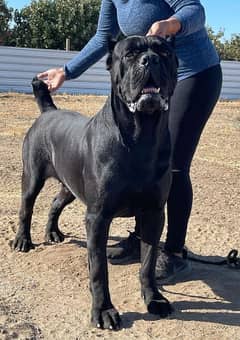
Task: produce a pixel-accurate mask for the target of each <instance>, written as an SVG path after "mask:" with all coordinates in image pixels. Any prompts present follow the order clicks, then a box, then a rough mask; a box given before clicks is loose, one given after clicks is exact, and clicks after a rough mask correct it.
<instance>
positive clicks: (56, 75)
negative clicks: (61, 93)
mask: <svg viewBox="0 0 240 340" xmlns="http://www.w3.org/2000/svg"><path fill="white" fill-rule="evenodd" d="M37 77H38V79H41V80H43V81H44V83H45V84H47V86H48V90H49V91H50V92H52V91H56V90H57V89H58V88H59V87H61V85H62V84H63V83H64V81H65V79H66V77H65V72H64V69H63V68H62V67H61V68H53V69H50V70H47V71H45V72H42V73H39V74H38V75H37Z"/></svg>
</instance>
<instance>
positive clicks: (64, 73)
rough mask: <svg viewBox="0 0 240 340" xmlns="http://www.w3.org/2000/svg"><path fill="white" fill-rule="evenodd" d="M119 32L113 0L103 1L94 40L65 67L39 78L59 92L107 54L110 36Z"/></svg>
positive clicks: (48, 71) (51, 88)
mask: <svg viewBox="0 0 240 340" xmlns="http://www.w3.org/2000/svg"><path fill="white" fill-rule="evenodd" d="M77 19H78V18H76V20H77ZM119 31H120V29H119V26H118V23H117V14H116V9H115V7H114V5H113V2H112V0H103V1H102V4H101V9H100V14H99V19H98V27H97V32H96V34H95V35H94V36H93V37H92V39H91V40H90V41H89V42H88V43H87V45H85V47H84V48H83V49H82V50H81V51H80V52H79V53H78V54H77V55H76V56H75V57H74V58H73V59H72V60H70V61H69V62H68V63H67V64H65V65H64V67H61V68H56V69H50V70H47V71H45V72H42V73H40V74H38V78H40V79H43V80H44V81H45V83H46V84H47V85H48V89H49V90H50V91H55V90H57V89H58V88H59V87H60V86H61V85H62V84H63V82H64V81H65V80H67V79H74V78H77V77H78V76H80V75H81V74H82V73H83V72H84V71H86V70H87V69H88V68H89V67H90V66H92V65H93V64H94V63H95V62H97V61H98V60H100V59H101V58H102V57H103V56H104V54H105V53H106V52H107V49H108V38H109V36H110V35H111V36H112V37H115V36H117V34H118V33H119Z"/></svg>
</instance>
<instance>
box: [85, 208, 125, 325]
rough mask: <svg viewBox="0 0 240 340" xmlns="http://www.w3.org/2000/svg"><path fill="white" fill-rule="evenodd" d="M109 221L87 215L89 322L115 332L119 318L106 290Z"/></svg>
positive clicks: (119, 321)
mask: <svg viewBox="0 0 240 340" xmlns="http://www.w3.org/2000/svg"><path fill="white" fill-rule="evenodd" d="M110 223H111V219H109V218H104V217H103V215H102V214H101V213H89V212H88V213H87V216H86V227H87V248H88V264H89V275H90V290H91V293H92V314H91V322H92V324H93V326H95V327H97V328H108V329H114V330H117V329H119V328H120V323H121V320H120V316H119V314H118V312H117V310H116V309H115V308H114V306H113V304H112V302H111V298H110V292H109V288H108V268H107V255H106V246H107V238H108V231H109V226H110Z"/></svg>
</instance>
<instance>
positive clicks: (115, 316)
mask: <svg viewBox="0 0 240 340" xmlns="http://www.w3.org/2000/svg"><path fill="white" fill-rule="evenodd" d="M91 323H92V325H93V326H94V327H97V328H101V329H110V330H115V331H117V330H119V329H120V328H121V318H120V315H119V313H118V311H117V310H116V309H115V308H114V307H112V308H109V309H105V310H98V309H93V310H92V318H91Z"/></svg>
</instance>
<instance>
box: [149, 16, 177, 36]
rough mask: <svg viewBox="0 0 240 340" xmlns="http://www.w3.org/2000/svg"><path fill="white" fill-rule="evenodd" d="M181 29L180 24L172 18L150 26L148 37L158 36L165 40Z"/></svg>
mask: <svg viewBox="0 0 240 340" xmlns="http://www.w3.org/2000/svg"><path fill="white" fill-rule="evenodd" d="M180 29H181V23H180V22H179V21H178V20H177V19H176V18H174V17H171V18H169V19H167V20H160V21H156V22H154V23H153V24H152V26H151V27H150V29H149V31H148V32H147V36H148V35H158V36H160V37H162V38H166V37H167V36H169V35H174V34H176V33H177V32H178V31H180Z"/></svg>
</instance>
